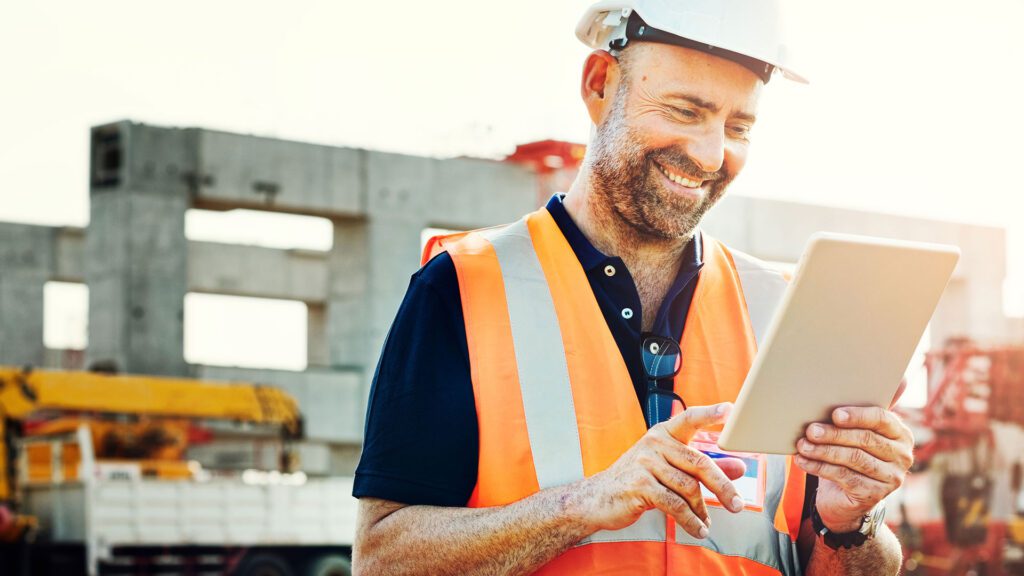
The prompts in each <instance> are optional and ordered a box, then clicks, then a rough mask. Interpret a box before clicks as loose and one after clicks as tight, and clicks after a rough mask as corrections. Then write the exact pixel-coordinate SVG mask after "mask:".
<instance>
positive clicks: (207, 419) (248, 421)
mask: <svg viewBox="0 0 1024 576" xmlns="http://www.w3.org/2000/svg"><path fill="white" fill-rule="evenodd" d="M225 428H226V429H228V430H231V431H234V432H235V433H236V435H237V434H243V435H244V437H248V438H252V439H253V441H254V442H257V441H258V442H261V443H266V442H277V443H279V444H280V448H281V449H280V451H279V454H280V455H281V457H280V459H279V460H280V461H279V462H277V466H276V467H275V469H274V470H265V471H262V472H260V471H256V470H250V471H247V472H246V474H242V475H239V474H237V473H225V472H224V471H218V470H208V469H204V468H203V467H202V466H200V465H199V464H198V463H197V462H194V461H189V460H188V459H187V458H186V455H187V450H188V449H189V447H190V446H192V445H195V444H197V443H202V442H205V441H209V440H210V439H211V438H212V437H213V436H214V435H215V434H216V432H215V431H211V430H222V429H225ZM301 437H302V419H301V416H300V413H299V409H298V404H297V403H296V402H295V400H294V399H293V398H292V397H291V396H289V395H288V394H286V393H285V392H283V391H281V390H279V389H277V388H273V387H270V386H260V385H254V384H240V383H226V382H210V381H200V380H191V379H181V378H159V377H152V376H130V375H116V374H100V373H92V372H61V371H46V370H31V369H17V368H11V367H3V366H0V438H2V439H3V442H2V443H0V463H2V465H0V542H5V543H6V544H5V545H3V547H2V548H0V568H2V569H0V573H3V574H5V575H6V574H37V573H39V574H61V575H64V574H88V575H89V576H94V575H96V574H108V573H109V574H116V573H131V574H148V573H151V572H152V573H155V572H161V573H168V572H170V573H181V574H200V573H204V574H205V573H208V574H237V575H240V576H248V575H250V574H261V575H265V576H291V575H296V576H298V575H306V574H310V575H316V576H324V575H327V574H332V575H337V574H347V568H339V567H344V566H347V555H348V554H349V553H350V550H351V544H352V540H353V538H354V531H355V528H354V526H355V508H356V501H355V500H354V499H353V498H352V497H351V486H352V484H351V479H348V478H334V479H326V478H325V479H308V478H306V477H305V475H304V474H303V473H302V472H301V471H299V470H297V469H296V464H297V461H296V459H295V457H294V456H293V455H292V451H291V450H290V446H291V445H292V443H293V442H294V441H296V440H298V439H300V438H301ZM324 567H326V568H324ZM9 569H10V572H9V571H8V570H9ZM325 569H329V571H326V572H325V571H324V570H325Z"/></svg>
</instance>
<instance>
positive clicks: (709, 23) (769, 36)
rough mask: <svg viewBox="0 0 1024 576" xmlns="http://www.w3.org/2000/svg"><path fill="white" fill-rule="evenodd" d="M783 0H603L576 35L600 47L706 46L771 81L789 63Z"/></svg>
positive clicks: (795, 76) (788, 72)
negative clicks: (644, 43) (632, 43)
mask: <svg viewBox="0 0 1024 576" xmlns="http://www.w3.org/2000/svg"><path fill="white" fill-rule="evenodd" d="M779 13H780V7H779V0H602V1H601V2H597V3H596V4H594V5H593V6H591V7H590V9H588V10H587V12H586V13H585V14H584V15H583V18H581V19H580V23H579V24H578V25H577V26H576V36H577V37H578V38H579V39H580V40H582V41H583V43H584V44H586V45H587V46H590V47H591V48H597V49H604V50H609V49H616V48H619V49H621V48H624V47H625V46H626V44H627V43H628V42H630V41H649V42H661V43H665V44H676V45H680V46H684V47H687V48H695V49H697V50H703V51H705V52H709V53H711V54H715V55H717V56H721V57H723V58H727V59H730V60H734V61H736V62H739V63H740V64H743V65H744V66H746V67H747V68H750V69H751V70H753V71H754V72H755V73H757V74H758V75H759V76H761V79H762V80H764V81H765V82H767V81H768V79H769V78H771V75H772V73H773V72H774V71H775V70H778V71H779V72H781V73H782V75H783V76H785V77H786V78H788V79H790V80H794V81H796V82H802V83H805V84H806V83H807V80H806V79H805V78H804V77H803V76H800V75H799V74H797V73H796V72H794V71H793V70H792V69H790V68H789V60H788V59H787V54H786V47H785V45H784V44H783V42H782V33H781V30H780V22H779V20H780V18H779Z"/></svg>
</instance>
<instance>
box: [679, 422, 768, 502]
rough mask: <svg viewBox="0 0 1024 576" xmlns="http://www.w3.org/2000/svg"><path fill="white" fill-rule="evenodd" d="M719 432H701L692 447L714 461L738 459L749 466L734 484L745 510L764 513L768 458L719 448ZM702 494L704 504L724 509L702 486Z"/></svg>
mask: <svg viewBox="0 0 1024 576" xmlns="http://www.w3.org/2000/svg"><path fill="white" fill-rule="evenodd" d="M718 436H719V433H718V432H708V431H705V430H700V431H698V432H697V434H696V435H694V437H693V439H692V440H691V441H690V446H691V447H692V448H696V449H697V450H700V451H701V452H703V453H704V454H707V455H708V456H710V457H711V458H712V459H715V460H717V459H720V458H738V459H740V460H742V461H743V463H744V464H746V465H747V470H746V472H745V473H744V474H743V476H741V477H739V478H737V479H736V480H733V481H732V483H733V485H734V486H735V487H736V491H737V492H739V495H740V498H741V499H742V500H743V508H744V510H750V511H752V512H762V511H763V510H764V495H765V491H766V489H767V485H768V457H767V456H766V455H764V454H753V453H749V452H727V451H725V450H722V449H721V448H719V447H718ZM700 489H701V492H702V493H703V494H704V502H705V503H706V504H707V505H709V506H716V507H719V508H724V506H722V503H721V502H719V501H718V498H717V497H716V496H715V495H714V493H712V492H711V491H710V490H708V489H707V487H706V486H704V485H703V484H701V486H700Z"/></svg>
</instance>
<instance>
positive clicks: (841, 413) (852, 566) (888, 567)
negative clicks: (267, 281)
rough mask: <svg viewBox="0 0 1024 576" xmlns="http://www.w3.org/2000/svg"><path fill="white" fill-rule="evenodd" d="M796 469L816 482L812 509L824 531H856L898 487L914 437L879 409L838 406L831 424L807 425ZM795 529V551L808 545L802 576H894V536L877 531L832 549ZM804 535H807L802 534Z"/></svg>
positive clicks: (898, 554) (898, 557) (897, 554)
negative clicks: (797, 539)
mask: <svg viewBox="0 0 1024 576" xmlns="http://www.w3.org/2000/svg"><path fill="white" fill-rule="evenodd" d="M797 450H798V452H799V454H797V456H796V457H795V460H796V463H797V465H799V466H800V467H801V468H802V469H804V470H805V471H806V472H807V473H808V474H814V475H815V476H817V477H818V479H819V481H818V489H817V493H816V494H815V495H814V498H815V507H816V509H817V512H818V514H819V515H820V517H821V520H822V522H823V523H824V524H825V527H826V528H828V529H829V530H832V531H834V532H838V533H844V532H851V531H853V530H857V529H859V528H860V526H861V524H862V522H863V518H864V515H865V514H868V513H869V512H870V511H871V510H872V509H873V508H874V507H875V506H876V505H877V504H878V503H879V502H881V501H882V500H883V499H884V498H885V497H886V496H888V495H889V494H892V492H893V491H894V490H896V489H897V488H899V487H900V486H901V485H902V484H903V480H904V479H905V478H906V475H907V471H908V470H909V469H910V466H911V464H913V462H914V452H913V450H914V437H913V434H912V433H911V432H910V429H909V428H907V426H906V425H905V424H903V422H902V421H900V419H899V417H898V416H896V414H894V413H893V412H891V411H890V410H884V409H882V408H879V407H843V408H838V409H836V410H835V411H834V412H833V423H832V424H812V425H811V426H808V428H807V432H806V436H805V437H804V438H801V439H800V440H799V441H798V442H797ZM805 524H806V525H805V526H801V529H802V530H801V538H800V543H801V550H802V551H806V550H807V549H808V548H809V547H810V546H813V550H812V551H811V552H810V559H809V560H808V563H807V574H808V576H815V575H818V576H821V575H828V576H833V575H836V576H839V575H843V576H845V575H849V574H871V575H877V576H895V575H896V574H898V573H899V570H900V564H901V563H902V559H903V558H902V557H903V554H902V550H901V549H900V544H899V541H898V540H897V539H896V535H895V534H893V533H892V531H891V530H889V529H888V528H886V527H884V526H880V527H879V528H878V531H877V532H876V534H875V538H874V539H872V540H871V541H869V542H865V543H864V544H863V545H862V546H860V547H858V548H851V549H842V548H841V549H839V550H832V549H831V548H829V547H828V546H826V545H824V544H823V543H822V542H821V541H820V540H819V539H818V538H817V537H816V536H815V535H814V530H813V528H810V524H811V523H810V522H809V521H808V522H806V523H805ZM805 533H807V534H806V535H805Z"/></svg>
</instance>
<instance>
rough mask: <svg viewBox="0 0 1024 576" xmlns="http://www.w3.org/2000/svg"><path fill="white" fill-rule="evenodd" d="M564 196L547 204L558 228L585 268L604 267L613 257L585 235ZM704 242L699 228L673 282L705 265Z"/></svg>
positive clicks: (688, 276) (587, 269) (684, 254)
mask: <svg viewBox="0 0 1024 576" xmlns="http://www.w3.org/2000/svg"><path fill="white" fill-rule="evenodd" d="M564 198H565V194H555V195H553V196H551V199H550V200H548V203H547V206H546V208H547V210H548V212H550V213H551V216H552V218H554V220H555V223H556V224H558V228H559V229H560V230H561V231H562V235H563V236H565V239H566V240H567V241H568V242H569V246H571V247H572V251H573V252H574V253H575V254H576V259H577V260H579V261H580V264H581V265H582V266H583V269H584V270H586V271H587V272H589V271H591V270H593V269H594V268H598V267H601V268H603V267H604V265H605V264H606V263H607V262H608V260H609V259H611V257H609V256H606V255H605V254H604V253H603V252H601V251H600V250H598V249H597V248H596V247H595V246H594V245H593V244H591V243H590V240H588V239H587V237H586V236H584V235H583V231H582V230H580V228H579V226H577V225H576V222H574V221H573V219H572V216H569V211H568V210H566V209H565V204H563V203H562V200H563V199H564ZM702 244H703V242H702V241H701V233H700V229H699V228H698V229H697V230H695V231H694V233H693V240H692V241H691V242H689V243H688V244H687V245H686V249H685V250H684V251H683V265H682V266H680V267H679V274H678V275H677V276H676V280H677V282H674V283H673V284H676V283H679V281H681V280H683V279H684V278H685V280H684V281H683V282H682V283H683V284H685V283H686V282H687V281H689V279H690V276H691V275H692V274H693V273H694V272H695V271H697V270H700V268H701V267H702V266H703V265H704V254H703V252H704V247H703V245H702ZM615 260H618V258H615ZM671 291H672V290H670V292H671Z"/></svg>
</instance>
